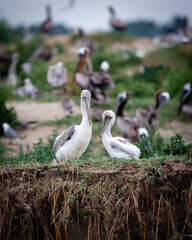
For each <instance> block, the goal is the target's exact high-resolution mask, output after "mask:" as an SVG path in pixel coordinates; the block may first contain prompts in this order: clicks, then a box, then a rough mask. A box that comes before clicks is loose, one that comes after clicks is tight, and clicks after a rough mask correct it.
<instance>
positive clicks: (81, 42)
mask: <svg viewBox="0 0 192 240" xmlns="http://www.w3.org/2000/svg"><path fill="white" fill-rule="evenodd" d="M77 31H78V34H79V37H78V40H77V41H76V46H77V47H78V49H79V48H82V47H86V48H88V49H89V53H90V56H91V55H92V54H93V53H94V51H95V46H94V44H93V42H92V41H91V40H90V39H89V38H88V37H87V36H86V34H85V32H84V30H83V29H82V28H77Z"/></svg>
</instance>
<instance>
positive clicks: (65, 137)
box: [53, 126, 75, 154]
mask: <svg viewBox="0 0 192 240" xmlns="http://www.w3.org/2000/svg"><path fill="white" fill-rule="evenodd" d="M74 133H75V126H71V127H69V128H67V129H66V130H65V131H64V132H62V133H61V134H60V135H59V136H58V137H57V138H56V139H55V142H54V145H53V151H54V153H55V154H56V153H57V151H58V150H59V148H60V147H61V146H63V145H64V144H65V143H66V142H67V141H69V140H70V139H71V138H72V137H73V135H74Z"/></svg>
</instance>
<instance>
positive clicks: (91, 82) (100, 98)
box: [75, 48, 115, 103]
mask: <svg viewBox="0 0 192 240" xmlns="http://www.w3.org/2000/svg"><path fill="white" fill-rule="evenodd" d="M78 56H79V61H78V63H77V68H76V72H75V80H76V82H77V84H78V85H79V87H80V88H81V89H82V90H83V89H88V90H89V91H90V92H91V96H92V99H93V101H94V103H104V102H108V101H109V97H107V96H106V94H105V90H107V89H108V88H109V87H114V86H115V84H114V82H113V81H112V79H111V77H110V75H109V74H107V73H103V72H94V71H92V63H91V60H90V58H89V50H88V49H87V48H80V49H79V51H78ZM84 65H86V68H87V69H86V70H84V69H83V67H84Z"/></svg>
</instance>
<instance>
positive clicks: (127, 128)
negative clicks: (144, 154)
mask: <svg viewBox="0 0 192 240" xmlns="http://www.w3.org/2000/svg"><path fill="white" fill-rule="evenodd" d="M128 99H129V93H128V92H126V91H123V92H120V93H119V94H118V96H117V109H116V116H117V127H118V128H119V130H120V132H121V134H122V135H123V136H124V137H127V138H129V139H131V140H132V141H138V130H139V128H146V129H152V130H155V128H156V126H157V123H158V113H159V111H160V110H161V108H162V107H163V106H164V104H165V103H166V102H167V101H168V100H169V94H168V93H167V92H165V91H163V90H159V91H157V93H156V106H149V107H148V108H146V109H143V108H139V109H137V110H136V117H132V116H125V115H124V114H123V109H124V107H125V105H126V103H127V101H128Z"/></svg>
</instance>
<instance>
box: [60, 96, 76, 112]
mask: <svg viewBox="0 0 192 240" xmlns="http://www.w3.org/2000/svg"><path fill="white" fill-rule="evenodd" d="M61 105H62V107H63V109H64V110H66V111H68V112H69V113H70V114H71V113H73V108H74V102H73V101H72V100H71V99H69V98H66V97H65V98H63V100H62V102H61Z"/></svg>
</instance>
